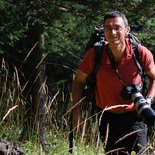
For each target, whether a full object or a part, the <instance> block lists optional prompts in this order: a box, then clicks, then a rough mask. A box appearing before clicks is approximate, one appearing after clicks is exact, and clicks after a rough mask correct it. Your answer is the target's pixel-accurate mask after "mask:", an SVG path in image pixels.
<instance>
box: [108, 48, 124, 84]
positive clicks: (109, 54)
mask: <svg viewBox="0 0 155 155" xmlns="http://www.w3.org/2000/svg"><path fill="white" fill-rule="evenodd" d="M107 54H108V57H109V59H110V62H111V66H112V68H113V69H114V70H115V71H116V74H117V76H118V79H119V80H120V82H121V84H122V86H125V84H124V82H123V80H122V78H121V75H120V73H119V71H118V69H117V67H118V65H117V63H116V61H115V59H114V56H113V54H112V52H111V50H110V48H108V50H107Z"/></svg>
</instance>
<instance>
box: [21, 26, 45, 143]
mask: <svg viewBox="0 0 155 155" xmlns="http://www.w3.org/2000/svg"><path fill="white" fill-rule="evenodd" d="M24 46H25V48H26V51H27V53H26V55H25V60H24V65H22V68H21V71H22V73H23V75H24V79H25V80H24V83H23V96H24V98H25V99H26V102H27V105H26V107H27V108H26V110H27V111H26V114H27V115H26V116H27V126H26V130H27V132H35V133H36V131H39V133H38V134H41V142H42V143H44V141H45V122H46V118H45V104H46V102H45V101H46V91H45V89H44V88H45V63H44V36H43V27H42V26H41V25H40V24H35V25H33V26H30V28H29V32H28V35H27V38H26V39H25V40H24Z"/></svg>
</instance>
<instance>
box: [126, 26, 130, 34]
mask: <svg viewBox="0 0 155 155" xmlns="http://www.w3.org/2000/svg"><path fill="white" fill-rule="evenodd" d="M129 32H130V26H127V27H126V36H127V35H128V34H129Z"/></svg>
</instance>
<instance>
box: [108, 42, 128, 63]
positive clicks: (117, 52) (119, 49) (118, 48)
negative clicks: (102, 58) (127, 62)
mask: <svg viewBox="0 0 155 155" xmlns="http://www.w3.org/2000/svg"><path fill="white" fill-rule="evenodd" d="M109 47H110V50H111V52H112V54H113V56H114V59H115V61H116V62H119V61H120V60H121V58H122V56H123V54H124V51H125V48H126V45H125V42H124V43H121V44H118V45H109Z"/></svg>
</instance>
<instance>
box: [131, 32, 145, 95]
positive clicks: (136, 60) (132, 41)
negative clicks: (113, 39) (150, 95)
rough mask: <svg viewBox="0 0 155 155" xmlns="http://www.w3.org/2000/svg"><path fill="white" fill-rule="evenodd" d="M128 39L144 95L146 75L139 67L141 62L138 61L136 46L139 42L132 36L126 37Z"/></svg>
mask: <svg viewBox="0 0 155 155" xmlns="http://www.w3.org/2000/svg"><path fill="white" fill-rule="evenodd" d="M128 38H129V40H130V42H131V46H132V51H133V56H134V60H135V63H136V66H137V68H138V71H139V74H140V75H141V77H142V82H143V87H142V94H143V95H145V93H146V80H145V79H146V75H145V72H144V69H143V68H142V65H141V60H140V55H139V48H138V45H139V44H140V42H139V40H137V39H136V38H135V37H134V36H133V35H131V34H130V35H128Z"/></svg>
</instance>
